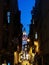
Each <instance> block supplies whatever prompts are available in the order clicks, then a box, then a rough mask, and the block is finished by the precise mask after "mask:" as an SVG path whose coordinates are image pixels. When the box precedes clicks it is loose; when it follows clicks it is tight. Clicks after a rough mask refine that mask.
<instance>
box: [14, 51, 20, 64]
mask: <svg viewBox="0 0 49 65" xmlns="http://www.w3.org/2000/svg"><path fill="white" fill-rule="evenodd" d="M18 59H19V57H18V52H17V51H16V52H14V65H15V64H17V63H18Z"/></svg>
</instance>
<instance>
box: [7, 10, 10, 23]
mask: <svg viewBox="0 0 49 65" xmlns="http://www.w3.org/2000/svg"><path fill="white" fill-rule="evenodd" d="M7 21H8V23H10V11H8V12H7Z"/></svg>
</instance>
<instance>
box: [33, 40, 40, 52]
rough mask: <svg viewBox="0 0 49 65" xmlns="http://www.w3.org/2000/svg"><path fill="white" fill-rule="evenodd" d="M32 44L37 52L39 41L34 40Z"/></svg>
mask: <svg viewBox="0 0 49 65" xmlns="http://www.w3.org/2000/svg"><path fill="white" fill-rule="evenodd" d="M34 45H35V46H36V48H35V50H36V52H39V43H38V41H34Z"/></svg>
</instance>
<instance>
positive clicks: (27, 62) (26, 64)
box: [22, 60, 30, 65]
mask: <svg viewBox="0 0 49 65" xmlns="http://www.w3.org/2000/svg"><path fill="white" fill-rule="evenodd" d="M22 65H30V63H29V61H27V60H24V61H23V62H22Z"/></svg>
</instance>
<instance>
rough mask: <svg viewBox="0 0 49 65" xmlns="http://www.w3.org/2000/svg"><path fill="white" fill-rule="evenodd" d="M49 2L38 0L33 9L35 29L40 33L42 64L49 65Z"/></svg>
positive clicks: (48, 0)
mask: <svg viewBox="0 0 49 65" xmlns="http://www.w3.org/2000/svg"><path fill="white" fill-rule="evenodd" d="M48 3H49V0H47V1H46V0H36V1H35V7H34V8H33V11H32V12H33V18H34V22H35V28H36V31H37V32H38V39H39V41H40V50H41V53H40V54H41V55H42V56H43V57H42V64H45V65H46V64H49V63H48V60H49V59H48V57H49V51H48V50H49V22H48V21H49V18H48V17H49V7H48V6H49V4H48Z"/></svg>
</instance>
